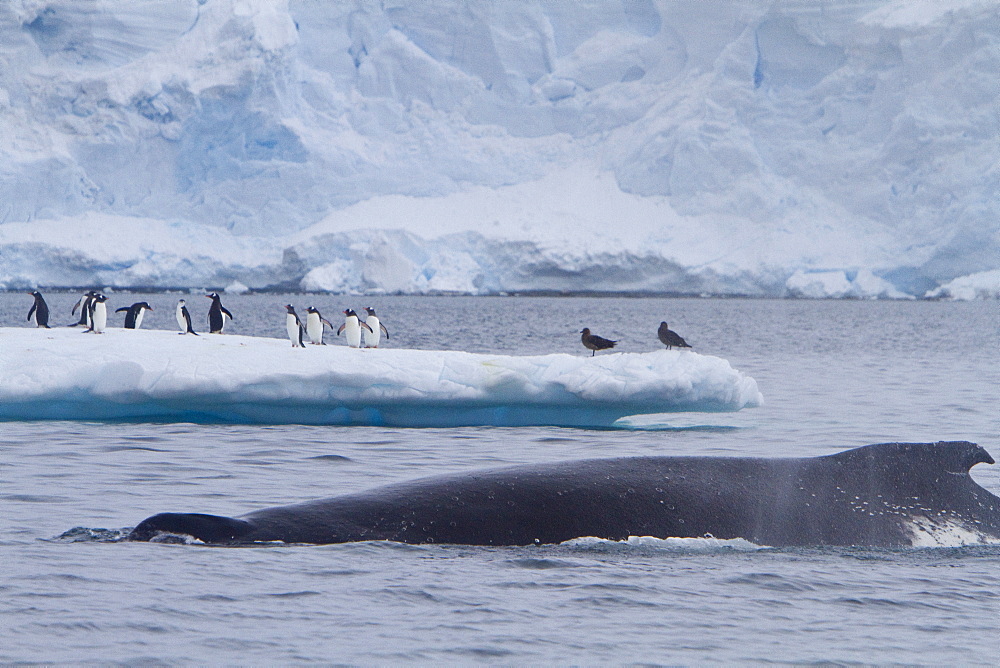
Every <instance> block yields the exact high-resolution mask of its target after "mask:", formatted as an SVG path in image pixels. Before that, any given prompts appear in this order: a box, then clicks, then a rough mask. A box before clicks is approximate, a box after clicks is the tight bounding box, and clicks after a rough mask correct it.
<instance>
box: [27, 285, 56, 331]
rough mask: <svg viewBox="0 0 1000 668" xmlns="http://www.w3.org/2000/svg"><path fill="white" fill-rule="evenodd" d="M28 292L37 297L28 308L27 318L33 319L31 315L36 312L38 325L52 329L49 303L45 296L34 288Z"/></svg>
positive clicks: (36, 323) (36, 324)
mask: <svg viewBox="0 0 1000 668" xmlns="http://www.w3.org/2000/svg"><path fill="white" fill-rule="evenodd" d="M28 294H29V295H31V296H32V297H34V298H35V303H34V304H32V305H31V308H30V309H28V317H27V320H31V316H32V314H34V316H35V326H36V327H44V328H45V329H52V328H51V327H49V305H48V304H46V303H45V298H44V297H42V293H41V292H39V291H38V290H32V291H31V292H29V293H28Z"/></svg>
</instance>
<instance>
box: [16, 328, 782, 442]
mask: <svg viewBox="0 0 1000 668" xmlns="http://www.w3.org/2000/svg"><path fill="white" fill-rule="evenodd" d="M0 346H2V347H0V419H5V420H33V419H72V420H88V419H94V420H168V421H191V422H240V423H244V422H245V423H271V424H274V423H304V424H338V425H386V426H405V427H437V426H445V427H446V426H460V425H501V426H504V425H511V426H518V425H557V426H575V427H610V426H614V423H615V421H616V420H618V419H619V418H622V417H624V416H629V415H636V414H647V413H666V412H673V411H684V412H691V411H713V412H715V411H737V410H740V409H742V408H745V407H752V406H758V405H760V404H761V403H762V401H763V399H762V397H761V394H760V392H759V390H758V389H757V383H756V381H754V380H753V378H750V377H749V376H746V375H745V374H743V373H741V372H739V371H737V370H735V369H733V368H732V366H730V364H729V363H728V362H727V361H726V360H723V359H721V358H718V357H712V356H707V355H701V354H698V353H695V352H692V351H676V350H673V351H672V350H660V351H655V352H648V353H613V354H606V355H600V356H597V357H589V356H586V355H583V354H581V355H567V354H552V355H537V356H509V355H486V354H473V353H465V352H456V351H435V350H404V349H354V348H349V347H346V346H308V347H307V348H306V349H304V350H303V349H295V348H292V347H291V346H290V344H289V342H288V341H286V340H281V339H269V338H261V337H247V336H235V335H224V336H220V335H203V336H199V337H194V336H190V335H184V336H181V335H179V334H177V333H176V332H171V331H165V330H125V329H113V328H112V329H108V330H107V331H106V332H105V333H104V334H101V335H96V334H84V333H82V332H80V331H79V330H76V329H70V328H60V329H51V330H40V329H34V328H3V329H0ZM631 428H634V427H631Z"/></svg>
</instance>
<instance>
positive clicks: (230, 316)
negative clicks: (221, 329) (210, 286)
mask: <svg viewBox="0 0 1000 668" xmlns="http://www.w3.org/2000/svg"><path fill="white" fill-rule="evenodd" d="M219 308H221V309H222V312H223V313H225V314H226V315H228V316H229V319H230V320H236V318H234V317H233V314H232V313H230V312H229V309H227V308H226V307H225V306H219Z"/></svg>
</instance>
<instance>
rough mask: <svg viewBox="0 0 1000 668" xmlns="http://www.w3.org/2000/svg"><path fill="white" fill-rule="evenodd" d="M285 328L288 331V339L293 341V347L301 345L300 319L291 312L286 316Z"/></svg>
mask: <svg viewBox="0 0 1000 668" xmlns="http://www.w3.org/2000/svg"><path fill="white" fill-rule="evenodd" d="M285 330H286V331H287V332H288V340H289V341H291V342H292V347H293V348H298V347H299V345H300V344H299V320H298V318H296V317H295V316H294V315H292V314H291V313H289V314H288V315H286V316H285Z"/></svg>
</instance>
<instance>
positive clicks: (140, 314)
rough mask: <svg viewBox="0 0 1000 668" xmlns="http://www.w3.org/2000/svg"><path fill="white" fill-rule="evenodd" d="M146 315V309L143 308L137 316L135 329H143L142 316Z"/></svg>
mask: <svg viewBox="0 0 1000 668" xmlns="http://www.w3.org/2000/svg"><path fill="white" fill-rule="evenodd" d="M145 314H146V309H144V308H141V309H139V312H138V313H136V314H135V328H136V329H139V328H140V327H142V316H143V315H145Z"/></svg>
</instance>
